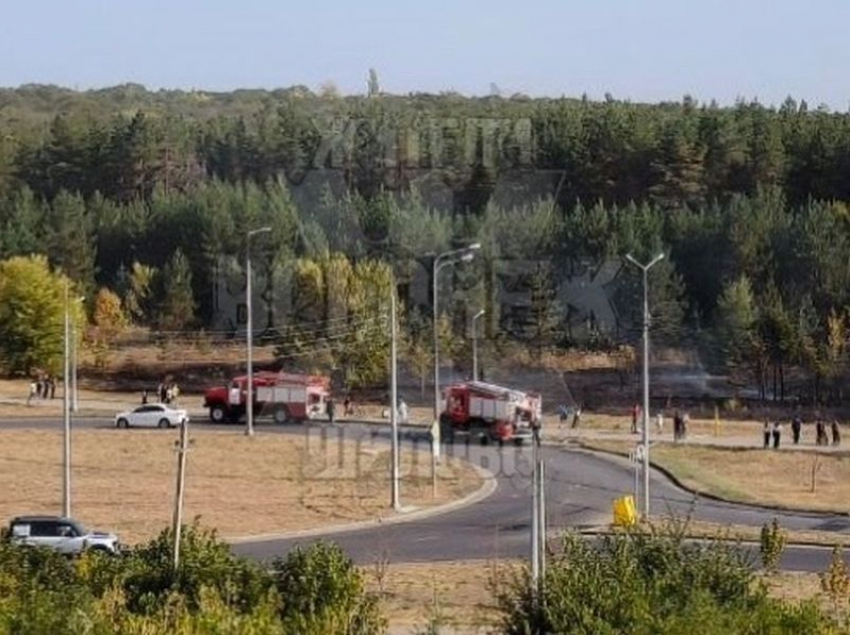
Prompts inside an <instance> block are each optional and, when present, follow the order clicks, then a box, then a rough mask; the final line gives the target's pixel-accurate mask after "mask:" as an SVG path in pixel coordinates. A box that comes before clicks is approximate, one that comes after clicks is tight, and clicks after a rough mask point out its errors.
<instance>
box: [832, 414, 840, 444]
mask: <svg viewBox="0 0 850 635" xmlns="http://www.w3.org/2000/svg"><path fill="white" fill-rule="evenodd" d="M832 445H841V430H840V429H839V428H838V420H837V419H833V420H832Z"/></svg>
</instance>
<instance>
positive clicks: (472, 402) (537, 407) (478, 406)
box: [440, 381, 542, 445]
mask: <svg viewBox="0 0 850 635" xmlns="http://www.w3.org/2000/svg"><path fill="white" fill-rule="evenodd" d="M443 394H444V396H445V403H444V410H443V413H442V414H441V415H440V438H441V439H442V440H444V441H447V442H449V443H451V442H452V441H453V440H454V436H455V434H456V433H464V434H469V435H470V436H472V435H473V434H479V435H480V438H481V442H482V443H487V441H489V440H491V439H492V440H495V441H499V442H504V441H513V442H514V443H516V444H517V445H520V444H522V443H523V442H524V441H525V440H526V439H529V438H531V436H532V430H533V429H534V428H535V427H537V426H539V425H540V423H541V421H542V400H541V397H540V395H539V394H537V393H531V392H522V391H520V390H514V389H513V388H506V387H504V386H497V385H496V384H488V383H485V382H481V381H468V382H464V383H460V384H454V385H452V386H448V387H447V388H446V389H445V391H444V393H443Z"/></svg>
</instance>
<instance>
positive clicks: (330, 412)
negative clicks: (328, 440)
mask: <svg viewBox="0 0 850 635" xmlns="http://www.w3.org/2000/svg"><path fill="white" fill-rule="evenodd" d="M327 410H328V421H330V422H331V423H333V422H334V400H333V398H330V399H328V404H327Z"/></svg>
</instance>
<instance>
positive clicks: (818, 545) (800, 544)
mask: <svg viewBox="0 0 850 635" xmlns="http://www.w3.org/2000/svg"><path fill="white" fill-rule="evenodd" d="M576 533H577V534H578V535H580V536H593V537H602V536H613V535H615V534H616V533H617V532H615V531H610V530H604V529H602V530H601V529H584V530H581V531H578V532H576ZM683 539H684V540H688V541H693V542H712V541H714V540H717V538H715V537H713V536H688V535H685V536H683ZM722 540H723V542H727V543H728V542H735V543H738V544H741V545H745V546H747V547H754V548H756V549H758V548H759V547H760V546H761V543H760V542H759V541H758V540H755V539H753V538H730V539H728V540H727V539H725V538H723V539H722ZM788 547H794V548H798V549H821V550H827V549H828V550H832V549H834V548H835V547H836V544H834V543H832V544H826V543H822V542H814V541H811V540H795V541H793V542H792V541H788V542H786V543H785V548H786V549H787V548H788Z"/></svg>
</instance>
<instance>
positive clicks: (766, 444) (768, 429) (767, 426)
mask: <svg viewBox="0 0 850 635" xmlns="http://www.w3.org/2000/svg"><path fill="white" fill-rule="evenodd" d="M772 432H773V426H772V425H771V424H770V421H768V420H767V419H765V420H764V449H765V450H766V449H767V448H769V447H770V435H771V433H772Z"/></svg>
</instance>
